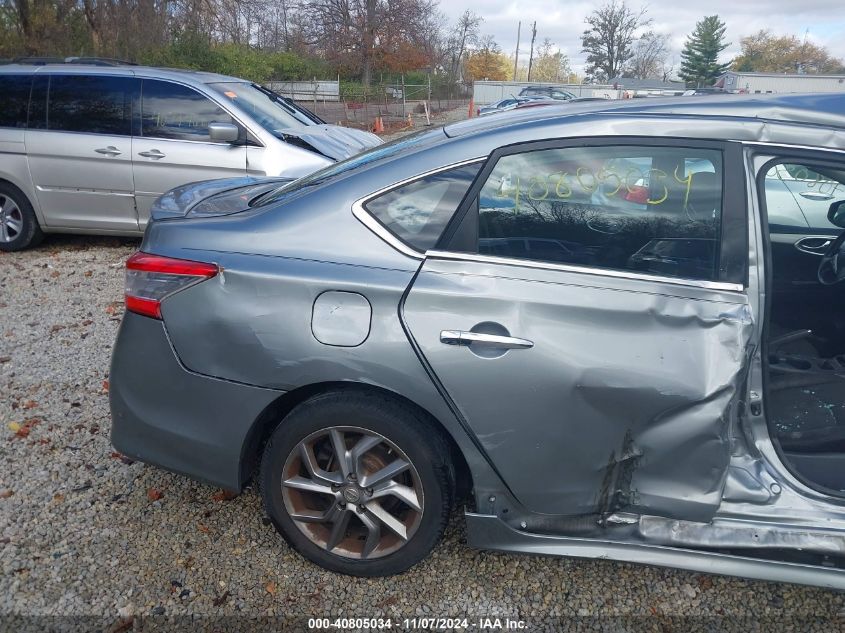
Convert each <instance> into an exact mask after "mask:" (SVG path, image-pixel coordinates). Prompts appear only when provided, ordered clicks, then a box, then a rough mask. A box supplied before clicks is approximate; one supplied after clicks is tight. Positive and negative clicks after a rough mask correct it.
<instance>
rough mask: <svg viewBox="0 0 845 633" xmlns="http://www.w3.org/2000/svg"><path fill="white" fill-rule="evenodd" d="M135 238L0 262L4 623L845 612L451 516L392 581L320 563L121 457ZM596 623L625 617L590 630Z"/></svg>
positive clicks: (250, 493)
mask: <svg viewBox="0 0 845 633" xmlns="http://www.w3.org/2000/svg"><path fill="white" fill-rule="evenodd" d="M137 244H138V243H137V241H134V240H116V239H110V238H94V237H68V236H61V237H51V238H48V239H47V240H46V241H45V243H44V244H43V245H42V246H41V247H40V248H38V249H35V250H32V251H27V252H23V253H16V254H7V253H0V423H1V424H0V630H2V629H3V628H4V627H3V619H2V617H3V616H7V617H8V616H9V615H10V614H18V615H64V616H67V615H97V616H100V617H102V618H105V620H106V621H111V622H113V623H114V625H115V627H116V628H115V629H113V630H123V629H121V626H124V625H125V626H126V627H129V626H130V620H128V619H121V618H131V617H132V616H140V615H148V614H153V615H160V614H167V615H169V616H178V615H181V614H194V615H197V616H201V615H241V616H243V615H248V616H253V617H259V616H288V617H292V616H320V617H324V616H336V615H339V616H353V615H357V616H368V617H369V616H378V615H383V616H394V617H398V616H400V615H404V616H413V615H426V616H439V615H450V614H451V615H459V614H461V615H471V616H479V615H499V616H502V615H510V616H518V617H521V618H523V619H525V620H527V621H528V622H529V623H534V624H535V625H536V626H535V627H533V628H532V629H531V630H536V628H537V626H539V625H540V624H542V623H548V622H552V621H551V620H548V619H547V618H548V617H549V616H567V617H569V616H580V619H575V620H564V621H557V624H546V627H547V628H549V629H555V628H557V627H558V626H561V622H568V623H570V624H572V623H573V622H580V623H581V624H583V623H585V622H587V623H589V625H590V626H589V627H588V628H592V625H594V624H597V623H598V622H603V623H612V625H610V630H617V631H618V630H630V629H631V628H638V624H644V625H645V628H647V629H649V630H689V629H690V627H689V624H688V623H687V624H685V625H683V626H680V627H678V628H672V627H671V626H669V627H668V628H667V624H666V623H667V622H669V623H671V622H672V621H673V620H671V618H672V616H682V615H685V616H689V615H693V616H732V617H731V618H722V619H720V620H719V621H718V622H717V625H718V627H719V628H724V625H726V623H729V622H735V623H739V620H737V619H735V618H740V617H741V618H750V619H749V620H748V621H747V622H751V623H756V622H757V621H758V620H759V619H761V618H762V619H763V620H764V621H771V622H776V623H777V628H778V629H780V630H788V629H789V628H793V629H794V630H807V629H808V628H810V627H809V622H810V619H812V618H836V617H837V615H839V617H842V616H843V615H845V613H843V595H842V594H840V593H836V592H832V591H824V590H821V589H815V588H807V587H800V586H794V585H783V584H776V583H765V582H752V581H745V580H739V579H734V578H725V577H719V576H709V575H704V574H696V573H688V572H682V571H674V570H668V569H661V568H654V567H645V566H633V565H624V564H618V563H613V562H609V561H603V560H598V561H578V560H569V559H562V558H544V557H529V556H517V555H506V554H499V553H493V552H481V551H476V550H472V549H470V548H468V547H467V546H466V545H465V544H464V531H463V526H462V522H461V521H460V520H459V519H458V518H456V519H455V520H453V522H452V524H451V526H450V528H449V529H448V531H447V534H446V538H445V539H444V541H443V542H442V543H441V544H440V545H439V546H438V547H437V548H436V549H435V551H434V553H433V554H432V555H431V556H430V557H429V558H428V559H427V560H425V561H424V562H423V563H421V564H420V565H418V566H417V567H416V568H414V569H413V570H411V571H410V572H408V573H406V574H404V575H402V576H399V577H394V578H388V579H372V580H361V579H353V578H348V577H343V576H337V575H333V574H331V573H328V572H325V571H323V570H321V569H318V568H317V567H314V566H312V565H311V564H309V563H307V562H306V561H305V560H303V559H302V558H300V557H299V556H298V555H296V554H295V553H294V552H292V551H291V550H290V549H289V548H288V547H287V545H286V544H285V543H284V541H283V540H282V539H281V537H279V536H278V535H277V534H276V532H275V531H274V529H273V528H272V526H270V525H269V524H268V522H267V521H266V520H265V518H264V515H263V512H262V510H261V505H260V502H259V498H258V496H257V494H256V492H255V490H254V489H248V490H247V491H246V492H244V493H243V494H241V495H240V496H237V497H234V498H231V497H229V496H228V495H226V494H224V493H223V492H222V491H220V490H216V489H214V488H211V487H208V486H205V485H202V484H198V483H195V482H192V481H190V480H188V479H187V478H185V477H181V476H177V475H172V474H169V473H166V472H164V471H162V470H159V469H156V468H153V467H150V466H146V465H144V464H141V463H132V462H130V461H129V460H126V459H121V456H120V455H118V454H116V453H114V452H113V449H112V448H111V446H110V444H109V428H110V421H109V409H108V366H109V355H110V349H111V345H112V342H113V340H114V337H115V334H116V332H117V328H118V325H119V322H120V318H121V314H122V311H123V305H122V302H121V298H122V282H123V271H122V263H123V260H124V259H125V258H126V257H127V256H128V255H129V254H130V253H131V252H132V251H133V249H135V248H137ZM597 615H598V616H617V619H612V618H611V619H602V620H592V619H589V618H586V619H585V616H597ZM618 616H625V617H623V618H621V619H618ZM544 618H546V619H544ZM140 621H141V620H136V621H135V623H134V624H136V625H137V624H138V622H140ZM702 621H705V620H702ZM708 622H709V620H708ZM839 622H840V624H841V622H842V620H840V621H839ZM788 623H791V625H790V626H787V624H788ZM652 625H654V626H656V627H657V628H652ZM828 625H829V622H828V624H819V625H818V627H817V628H819V630H823V629H824V628H826V626H828ZM606 628H607V627H606ZM742 628H743V629H744V630H753V629H754V627H753V626H750V627H748V628H745V625H743V627H742ZM763 628H764V629H766V628H771V627H767V626H766V627H763ZM6 630H11V628H9V627H8V626H7V627H6ZM144 630H148V629H144ZM228 630H233V629H232V628H229V629H228ZM639 630H642V627H639ZM828 630H830V629H828Z"/></svg>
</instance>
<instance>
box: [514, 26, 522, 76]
mask: <svg viewBox="0 0 845 633" xmlns="http://www.w3.org/2000/svg"><path fill="white" fill-rule="evenodd" d="M521 32H522V20H520V21H519V25H518V26H517V27H516V54H515V55H514V56H513V80H514V81H516V80H517V77H516V69H517V68H518V67H519V35H520V33H521Z"/></svg>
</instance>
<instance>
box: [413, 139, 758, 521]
mask: <svg viewBox="0 0 845 633" xmlns="http://www.w3.org/2000/svg"><path fill="white" fill-rule="evenodd" d="M745 191H746V189H745V180H744V176H743V169H742V166H741V160H740V153H739V148H738V147H735V146H734V145H733V144H730V143H710V142H702V141H692V140H690V141H686V140H673V139H661V140H660V141H659V142H657V141H654V140H644V139H627V140H621V141H620V139H618V138H615V139H589V140H584V141H569V142H542V143H532V144H526V145H520V146H510V147H508V148H502V149H500V150H498V151H496V152H494V153H493V155H492V156H491V158H490V160H489V161H488V162H487V164H486V165H485V167H484V168H483V170H482V171H481V173H480V175H479V177H478V178H477V179H476V182H475V183H474V185H473V187H472V189H470V192H469V194H468V195H467V198H466V200H465V201H464V203H463V205H462V207H461V209H460V210H459V212H458V214H457V215H456V216H455V218H454V219H453V221H452V223H451V224H450V226H449V227H448V228H447V230H446V233H445V234H444V236H443V238H442V239H441V241H440V243H439V244H438V248H437V250H434V251H429V252H428V253H427V256H426V259H425V261H424V263H423V266H422V267H421V269H420V271H419V273H418V275H417V277H416V278H415V280H414V282H413V284H412V285H411V287H410V288H409V290H408V292H407V295H406V298H405V301H404V305H403V311H402V314H403V319H404V321H405V325H406V328H407V331H408V333H409V336H410V337H411V338H412V339H413V340H414V341H415V343H416V345H417V347H418V349H419V351H420V354H421V356H422V358H423V359H424V362H426V364H427V365H428V366H429V369H430V372H431V374H432V376H433V377H434V379H435V380H436V382H438V384H439V387H440V388H441V390H442V392H443V393H444V395H445V397H447V398H448V399H450V400H451V401H452V403H453V404H454V406H455V408H456V409H457V410H458V411H459V412H460V415H461V416H462V417H463V419H464V422H465V423H466V425H467V426H468V427H470V429H471V430H472V432H473V433H474V434H475V435H476V437H477V438H478V440H479V442H480V444H481V445H482V446H483V448H484V450H485V451H486V453H487V455H488V456H489V458H490V460H491V461H492V462H493V464H494V465H495V467H496V468H497V469H498V471H499V472H500V473H501V475H502V477H503V478H504V480H505V483H506V484H507V486H508V487H509V488H510V490H511V491H512V492H513V494H514V495H515V497H516V498H517V499H518V501H519V502H520V503H522V504H523V505H524V506H526V508H528V509H529V510H531V511H534V512H541V513H546V514H556V515H570V516H572V515H592V514H607V513H612V512H619V511H621V512H633V513H637V514H652V515H659V516H667V517H674V518H685V519H690V520H698V521H705V520H708V519H709V518H710V517H712V516H713V514H714V512H715V510H716V508H717V507H718V505H719V503H720V500H721V496H722V490H723V487H724V482H725V477H726V472H727V467H728V462H729V460H730V445H729V438H730V435H731V425H732V424H733V423H734V421H735V417H736V413H735V411H736V408H737V402H738V400H739V398H740V395H741V385H742V382H743V381H744V377H745V371H746V366H747V358H748V356H749V354H750V351H751V347H752V344H753V343H752V341H753V336H754V333H753V330H754V327H753V323H754V314H753V313H752V309H751V307H750V304H749V301H748V298H747V296H746V292H745V279H746V275H747V264H748V256H747V253H748V248H747V244H748V240H747V237H746V236H747V229H746V202H745V200H746V195H745Z"/></svg>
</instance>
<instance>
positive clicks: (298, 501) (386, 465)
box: [260, 391, 454, 576]
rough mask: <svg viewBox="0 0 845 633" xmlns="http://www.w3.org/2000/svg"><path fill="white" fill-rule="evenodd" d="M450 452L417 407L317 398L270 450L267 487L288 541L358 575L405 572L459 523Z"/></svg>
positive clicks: (283, 427)
mask: <svg viewBox="0 0 845 633" xmlns="http://www.w3.org/2000/svg"><path fill="white" fill-rule="evenodd" d="M449 455H450V451H449V447H448V445H446V443H445V442H444V441H443V439H442V438H441V437H440V435H439V434H438V433H437V432H436V431H435V430H434V429H433V428H432V427H431V424H430V422H429V421H428V420H426V419H425V418H424V417H423V416H422V415H420V414H419V413H418V412H417V411H415V410H414V409H412V408H410V407H408V406H405V405H403V404H402V403H400V402H396V401H394V400H392V399H390V398H387V397H385V396H382V395H380V394H371V393H365V392H358V391H339V392H334V393H328V394H323V395H319V396H316V397H314V398H312V399H311V400H308V401H306V402H304V403H302V404H300V405H299V406H297V407H296V408H295V409H294V410H293V411H291V413H290V414H289V415H288V416H287V417H286V418H285V419H284V420H283V421H282V423H281V424H280V425H279V426H278V427H277V428H276V430H275V431H274V432H273V434H272V436H271V437H270V440H269V441H268V442H267V445H266V446H265V448H264V455H263V457H262V460H261V473H260V487H261V493H262V497H263V499H264V506H265V509H266V511H267V514H268V515H269V516H270V518H271V519H272V521H273V523H274V524H275V526H276V529H277V530H278V531H279V532H280V533H281V534H282V536H284V538H285V539H286V540H287V541H288V543H289V544H290V545H291V546H292V547H293V548H294V549H296V550H297V551H299V552H300V553H301V554H302V555H304V556H305V557H306V558H308V559H310V560H311V561H313V562H315V563H316V564H318V565H320V566H321V567H324V568H326V569H329V570H332V571H336V572H340V573H343V574H350V575H353V576H388V575H391V574H397V573H400V572H403V571H405V570H407V569H408V568H410V567H411V566H413V565H415V564H416V563H417V562H419V561H420V560H421V559H422V558H424V557H425V556H426V555H427V554H428V553H429V552H430V551H431V549H432V548H433V547H434V545H435V544H436V543H437V541H438V540H439V539H440V537H441V536H442V535H443V530H444V529H445V527H446V523H447V521H448V519H449V513H450V511H451V507H452V499H453V489H454V471H453V469H452V465H451V463H450V461H449Z"/></svg>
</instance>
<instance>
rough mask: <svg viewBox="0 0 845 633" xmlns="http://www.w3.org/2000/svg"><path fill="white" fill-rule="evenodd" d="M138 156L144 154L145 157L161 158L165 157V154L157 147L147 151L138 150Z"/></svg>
mask: <svg viewBox="0 0 845 633" xmlns="http://www.w3.org/2000/svg"><path fill="white" fill-rule="evenodd" d="M138 156H143V157H144V158H155V159H159V158H164V157H165V154H164V153H163V152H160V151H159V150H157V149H151V150H149V151H147V152H138Z"/></svg>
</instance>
